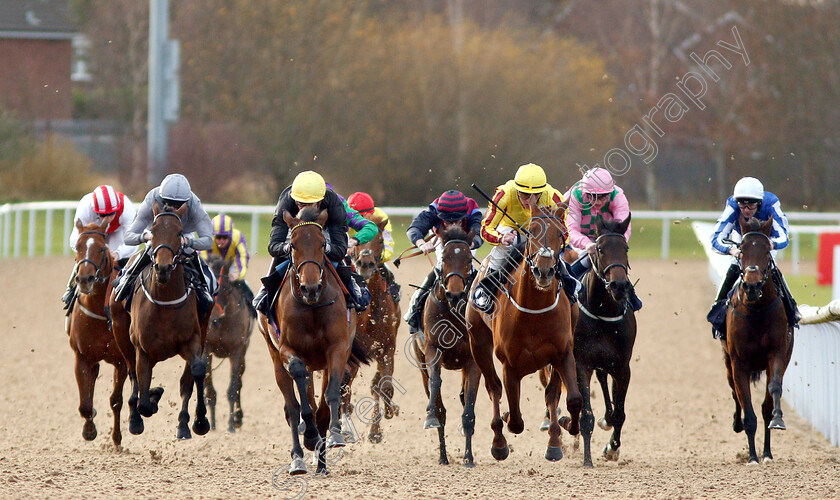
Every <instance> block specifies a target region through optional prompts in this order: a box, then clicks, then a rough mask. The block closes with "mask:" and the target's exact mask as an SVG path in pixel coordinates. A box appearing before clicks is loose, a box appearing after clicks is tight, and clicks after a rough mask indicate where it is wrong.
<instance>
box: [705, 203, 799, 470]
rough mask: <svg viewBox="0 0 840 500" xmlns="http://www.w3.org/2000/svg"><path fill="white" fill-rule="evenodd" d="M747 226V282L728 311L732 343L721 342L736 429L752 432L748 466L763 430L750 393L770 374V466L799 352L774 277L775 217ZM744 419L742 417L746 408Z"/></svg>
mask: <svg viewBox="0 0 840 500" xmlns="http://www.w3.org/2000/svg"><path fill="white" fill-rule="evenodd" d="M738 222H739V223H740V225H741V234H743V238H742V240H741V244H740V249H741V257H740V260H741V281H740V283H739V285H738V286H737V287H736V292H735V293H733V295H732V298H731V299H730V303H729V307H728V308H727V311H726V330H727V332H728V333H727V338H726V340H721V345H722V346H723V358H724V362H725V363H726V378H727V379H728V381H729V387H731V388H732V398H733V399H734V400H735V415H734V420H733V424H732V428H733V430H734V431H735V432H741V431H742V430H746V431H747V443H748V444H749V449H750V458H749V461H748V462H747V465H754V464H758V456H757V455H756V451H755V431H756V428H757V427H758V423H757V418H756V415H755V412H754V411H753V406H752V400H751V395H750V381H753V382H756V381H757V380H758V379H759V377H760V376H761V372H766V374H767V385H766V389H765V393H764V403H763V404H762V405H761V412H762V415H763V416H764V424H765V428H764V455H763V460H764V462H765V463H767V462H771V461H772V460H773V455H772V453H770V430H771V429H779V430H784V429H785V422H784V420H782V407H781V397H782V378H783V377H784V374H785V370H786V369H787V365H788V362H789V361H790V356H791V353H792V352H793V328H789V327H788V326H787V318H786V316H785V310H784V307H782V299H781V297H780V296H779V294H778V292H777V290H776V285H775V284H774V283H773V280H772V278H771V273H772V270H773V267H774V266H775V265H776V264H775V262H774V261H773V257H772V255H771V253H770V251H771V250H772V248H773V245H772V243H771V241H770V231H771V229H772V225H773V219H772V218H771V219H768V220H767V221H766V222H764V223H761V222H759V221H758V220H757V219H755V218H750V219H749V220H748V221H747V220H744V218H743V217H741V218H739V220H738ZM742 409H743V412H744V416H743V420H742V419H741V410H742Z"/></svg>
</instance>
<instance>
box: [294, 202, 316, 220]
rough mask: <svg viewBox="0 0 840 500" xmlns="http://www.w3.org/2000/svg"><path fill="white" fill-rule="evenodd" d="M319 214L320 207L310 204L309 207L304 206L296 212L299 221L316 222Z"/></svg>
mask: <svg viewBox="0 0 840 500" xmlns="http://www.w3.org/2000/svg"><path fill="white" fill-rule="evenodd" d="M320 215H321V209H320V208H319V207H318V206H317V205H312V206H311V207H306V208H304V209H303V210H301V211H300V212H298V214H297V218H298V219H300V220H301V222H316V221H317V220H318V216H320Z"/></svg>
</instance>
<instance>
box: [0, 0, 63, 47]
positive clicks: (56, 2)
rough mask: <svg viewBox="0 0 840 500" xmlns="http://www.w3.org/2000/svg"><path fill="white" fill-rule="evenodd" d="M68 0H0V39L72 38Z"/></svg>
mask: <svg viewBox="0 0 840 500" xmlns="http://www.w3.org/2000/svg"><path fill="white" fill-rule="evenodd" d="M77 32H78V30H77V28H76V26H75V25H74V24H73V23H72V22H71V21H70V19H69V0H0V38H32V39H59V40H61V39H70V38H72V37H73V35H75V34H76V33H77Z"/></svg>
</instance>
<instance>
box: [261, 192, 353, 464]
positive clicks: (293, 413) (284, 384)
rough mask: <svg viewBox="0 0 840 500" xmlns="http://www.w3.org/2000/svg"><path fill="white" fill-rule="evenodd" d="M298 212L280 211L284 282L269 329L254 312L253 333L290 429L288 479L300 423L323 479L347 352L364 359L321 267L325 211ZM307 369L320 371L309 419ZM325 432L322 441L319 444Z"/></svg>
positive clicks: (335, 441) (335, 288)
mask: <svg viewBox="0 0 840 500" xmlns="http://www.w3.org/2000/svg"><path fill="white" fill-rule="evenodd" d="M298 215H299V218H298V217H293V216H292V215H291V214H290V213H289V212H285V213H284V214H283V219H284V220H285V221H286V224H287V225H288V227H289V228H290V229H289V239H290V249H291V261H290V263H289V269H288V272H287V274H286V278H285V279H286V281H287V282H288V283H287V284H286V285H284V286H283V287H282V288H281V289H280V293H279V294H278V296H277V299H276V309H275V312H274V317H273V320H274V324H273V325H272V324H270V323H269V320H268V319H267V318H266V317H265V316H264V315H261V316H260V330H261V331H262V334H263V337H265V341H266V344H267V345H268V351H269V354H270V355H271V360H272V361H273V362H274V376H275V379H276V380H277V386H278V387H279V388H280V391H281V392H282V393H283V399H284V400H285V407H284V410H285V414H286V422H287V423H288V424H289V426H290V427H291V429H292V463H291V465H290V467H289V474H290V475H297V474H306V473H307V469H306V463H305V461H304V459H303V450H302V449H301V446H300V439H299V438H298V432H297V430H298V424H299V422H300V420H301V418H303V422H304V425H305V430H304V433H303V444H304V446H305V447H306V448H307V449H308V450H312V451H314V450H316V448H317V451H318V467H317V470H316V472H317V473H320V474H326V473H327V467H326V448H336V447H343V446H344V445H345V441H344V437H343V436H342V434H341V424H340V414H339V404H340V403H341V380H342V376H343V375H344V370H345V367H346V366H347V363H348V360H349V359H350V354H351V349H352V350H353V352H354V354H358V355H359V356H360V358H361V359H365V360H366V355H365V354H359V353H363V352H364V350H363V349H362V348H361V346H360V345H358V344H357V343H355V342H354V337H353V334H354V332H355V330H356V325H355V322H356V315H355V314H350V313H349V312H348V310H347V305H346V302H345V298H344V293H343V291H342V287H341V283H340V281H339V278H338V274H337V273H335V272H334V270H333V269H329V267H330V266H332V264H331V263H330V262H329V261H327V260H326V254H325V250H326V238H325V237H324V232H323V229H324V223H325V222H326V220H327V211H326V210H324V211H320V212H319V211H318V210H317V208H315V207H307V208H305V209H303V210H301V212H300V214H298ZM275 326H276V328H275ZM315 370H324V377H323V384H322V386H321V401H320V404H319V405H318V408H317V410H316V411H317V414H316V415H314V417H315V418H313V411H312V405H311V403H310V400H309V397H308V395H307V388H308V386H309V381H310V373H311V372H312V371H315ZM295 385H296V386H297V389H298V393H299V395H300V403H299V402H298V399H297V396H295ZM315 419H317V427H316V421H315ZM327 430H329V436H328V437H326V442H324V436H325V434H326V431H327ZM324 444H326V446H324Z"/></svg>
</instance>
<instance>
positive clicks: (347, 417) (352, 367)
mask: <svg viewBox="0 0 840 500" xmlns="http://www.w3.org/2000/svg"><path fill="white" fill-rule="evenodd" d="M358 373H359V366H358V365H356V364H348V365H347V368H346V369H345V370H344V379H343V380H342V381H341V434H342V435H343V436H344V440H345V441H346V442H347V443H355V442H356V440H357V439H356V432H355V427H354V426H353V421H352V419H351V417H352V415H353V410H354V408H353V403H352V402H351V401H350V398H351V397H352V396H353V381H354V380H355V379H356V375H357V374H358Z"/></svg>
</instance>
